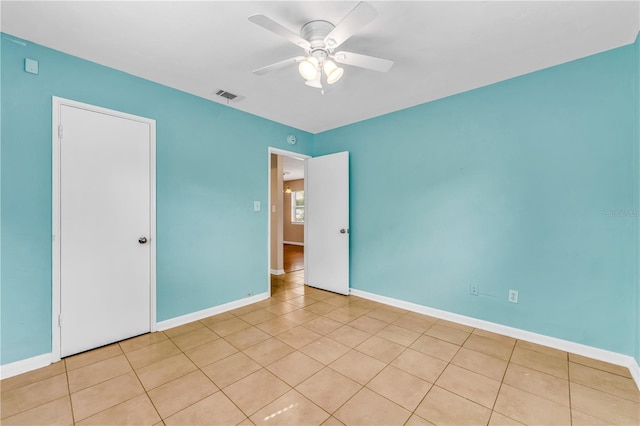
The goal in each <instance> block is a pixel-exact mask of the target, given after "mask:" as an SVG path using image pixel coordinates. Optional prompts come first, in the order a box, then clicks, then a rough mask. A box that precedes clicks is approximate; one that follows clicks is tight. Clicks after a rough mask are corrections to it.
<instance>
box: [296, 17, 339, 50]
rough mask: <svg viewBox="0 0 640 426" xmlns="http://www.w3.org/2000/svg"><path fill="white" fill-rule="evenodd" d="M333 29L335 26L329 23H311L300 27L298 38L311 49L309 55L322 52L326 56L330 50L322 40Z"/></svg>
mask: <svg viewBox="0 0 640 426" xmlns="http://www.w3.org/2000/svg"><path fill="white" fill-rule="evenodd" d="M334 28H335V26H334V25H333V24H332V23H331V22H327V21H311V22H307V23H306V24H304V25H303V26H302V29H301V30H300V36H301V37H302V38H303V39H305V40H307V41H308V42H309V44H310V45H311V49H309V51H310V52H311V53H313V52H314V51H316V50H323V51H325V54H327V53H329V50H330V49H329V47H328V46H327V45H325V43H324V39H325V37H326V36H327V35H328V34H329V33H330V32H331V31H332V30H333V29H334Z"/></svg>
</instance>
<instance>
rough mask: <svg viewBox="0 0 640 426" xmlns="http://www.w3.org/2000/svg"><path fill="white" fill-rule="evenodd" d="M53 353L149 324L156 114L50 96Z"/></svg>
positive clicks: (96, 343)
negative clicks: (142, 114) (143, 114)
mask: <svg viewBox="0 0 640 426" xmlns="http://www.w3.org/2000/svg"><path fill="white" fill-rule="evenodd" d="M52 119H53V130H54V131H53V141H52V142H53V164H52V170H53V191H52V196H53V211H52V216H53V224H52V225H53V234H54V235H53V276H52V282H53V288H52V293H53V306H52V312H53V318H52V319H53V324H52V326H53V327H52V352H53V357H54V358H55V359H59V358H60V357H64V356H69V355H73V354H75V353H79V352H83V351H86V350H89V349H93V348H96V347H99V346H103V345H106V344H109V343H113V342H116V341H119V340H123V339H126V338H129V337H133V336H136V335H139V334H143V333H146V332H149V331H153V329H154V328H155V121H154V120H150V119H147V118H143V117H137V116H133V115H129V114H125V113H121V112H119V111H113V110H108V109H104V108H100V107H96V106H93V105H88V104H83V103H79V102H75V101H70V100H66V99H61V98H55V97H54V98H53V117H52Z"/></svg>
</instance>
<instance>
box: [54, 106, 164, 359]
mask: <svg viewBox="0 0 640 426" xmlns="http://www.w3.org/2000/svg"><path fill="white" fill-rule="evenodd" d="M51 104H52V106H51V110H52V117H51V129H52V130H51V139H52V140H51V149H52V156H51V157H52V168H51V170H52V172H51V173H52V185H51V197H52V203H51V204H52V206H51V209H52V211H51V219H52V224H51V225H52V233H53V235H52V239H51V241H52V268H51V269H52V271H51V281H52V291H51V330H52V331H51V355H50V362H56V361H59V360H60V327H58V316H59V315H60V312H61V308H60V293H61V289H60V238H57V236H58V235H60V143H59V138H58V124H59V123H60V108H61V106H62V105H67V106H70V107H74V108H81V109H85V110H88V111H93V112H98V113H102V114H108V115H111V116H114V117H119V118H125V119H129V120H134V121H138V122H141V123H146V124H148V125H149V192H150V193H149V246H150V247H149V255H150V258H151V259H150V265H149V268H150V270H149V281H150V282H149V286H150V289H149V330H150V331H151V332H153V331H156V329H157V328H156V121H155V120H153V119H151V118H146V117H141V116H138V115H132V114H127V113H125V112H121V111H115V110H111V109H108V108H102V107H99V106H95V105H90V104H85V103H82V102H77V101H73V100H70V99H64V98H60V97H57V96H52V97H51Z"/></svg>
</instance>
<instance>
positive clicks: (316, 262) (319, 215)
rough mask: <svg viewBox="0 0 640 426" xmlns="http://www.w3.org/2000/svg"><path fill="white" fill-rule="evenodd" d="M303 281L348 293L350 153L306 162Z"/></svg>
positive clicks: (337, 291)
mask: <svg viewBox="0 0 640 426" xmlns="http://www.w3.org/2000/svg"><path fill="white" fill-rule="evenodd" d="M305 231H306V232H305V244H304V245H305V255H306V256H305V262H306V263H305V282H306V283H307V284H308V285H310V286H313V287H317V288H321V289H323V290H329V291H333V292H335V293H340V294H349V153H348V152H339V153H337V154H331V155H324V156H321V157H315V158H310V159H307V160H305Z"/></svg>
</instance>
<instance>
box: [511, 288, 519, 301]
mask: <svg viewBox="0 0 640 426" xmlns="http://www.w3.org/2000/svg"><path fill="white" fill-rule="evenodd" d="M509 302H511V303H518V290H509Z"/></svg>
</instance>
